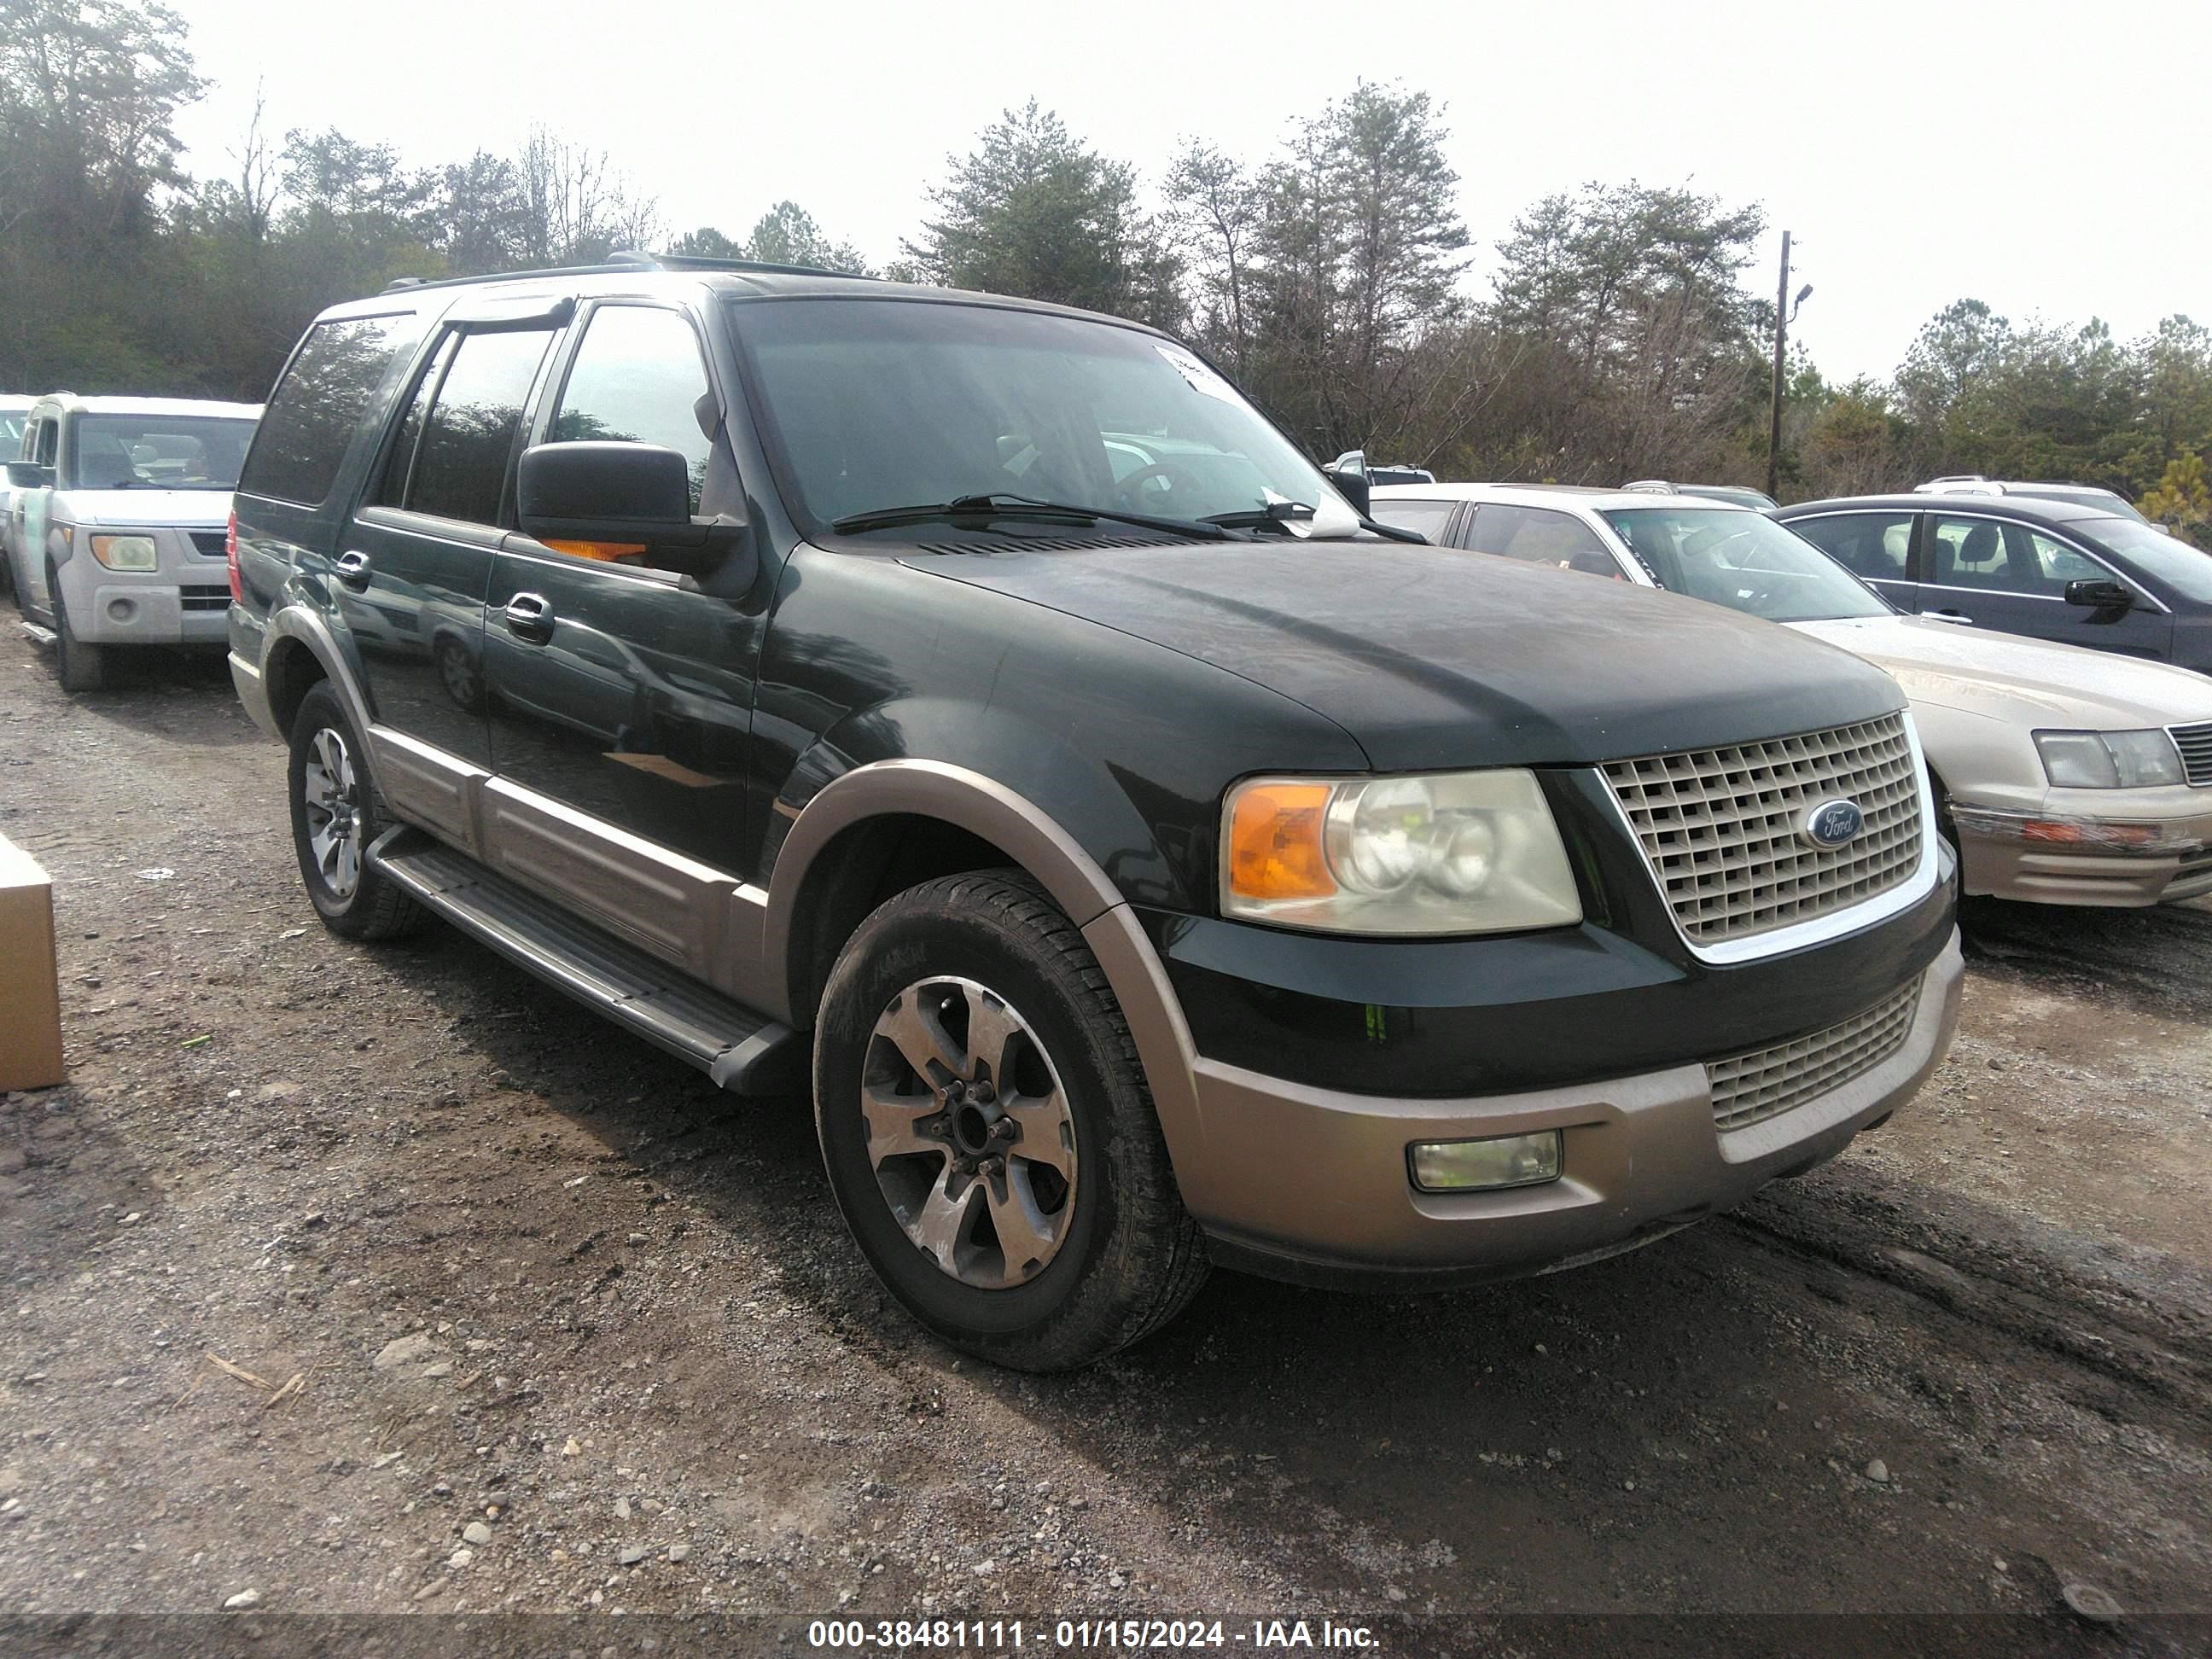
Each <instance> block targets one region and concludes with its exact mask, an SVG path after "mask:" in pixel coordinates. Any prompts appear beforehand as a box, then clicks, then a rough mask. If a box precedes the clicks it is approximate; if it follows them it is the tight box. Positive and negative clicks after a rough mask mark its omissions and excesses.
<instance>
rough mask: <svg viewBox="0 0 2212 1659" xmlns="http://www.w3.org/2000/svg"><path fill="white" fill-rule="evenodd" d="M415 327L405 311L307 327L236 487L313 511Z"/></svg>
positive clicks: (272, 397) (413, 335)
mask: <svg viewBox="0 0 2212 1659" xmlns="http://www.w3.org/2000/svg"><path fill="white" fill-rule="evenodd" d="M421 333H422V324H421V322H420V321H419V320H418V319H416V317H415V316H414V314H413V313H400V314H398V315H394V316H388V317H349V318H345V319H342V320H340V321H337V322H330V323H318V324H316V325H315V326H314V327H313V328H311V329H309V330H308V331H307V339H306V340H305V341H303V342H302V343H301V346H300V350H299V355H298V356H295V358H294V359H293V360H292V367H291V368H290V369H289V370H288V371H287V372H286V374H285V375H284V378H283V380H281V381H279V382H278V383H277V386H276V391H275V392H271V393H270V398H269V407H268V408H267V409H266V410H264V412H263V414H262V416H261V433H260V435H259V437H258V438H257V439H256V440H255V441H254V445H253V451H252V453H251V454H250V455H248V456H247V457H246V471H245V473H244V475H243V476H242V477H240V480H239V488H240V489H243V490H245V491H246V493H248V494H249V495H273V496H275V497H276V499H277V500H279V501H297V502H299V503H300V504H301V505H302V506H305V507H317V506H320V505H321V504H322V502H323V501H324V500H325V498H327V497H328V496H329V495H330V493H331V485H332V484H333V483H336V482H337V476H338V464H339V463H340V462H341V461H343V459H345V453H346V446H347V445H348V444H349V443H350V442H351V441H353V435H354V431H355V428H357V427H358V426H360V424H361V419H362V415H364V414H365V413H366V412H367V411H368V404H369V399H370V398H373V397H374V396H375V395H376V388H377V386H379V385H380V383H381V382H382V381H383V379H384V372H385V370H386V368H390V367H391V364H392V358H393V357H394V356H396V355H397V354H398V353H399V352H400V351H402V350H404V349H405V348H407V347H409V346H410V345H412V344H414V343H415V341H416V337H418V336H419V335H420V334H421Z"/></svg>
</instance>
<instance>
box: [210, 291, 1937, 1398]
mask: <svg viewBox="0 0 2212 1659" xmlns="http://www.w3.org/2000/svg"><path fill="white" fill-rule="evenodd" d="M1358 494H1359V489H1358V481H1357V480H1356V479H1353V480H1350V481H1347V483H1346V489H1345V490H1344V491H1343V492H1340V491H1339V490H1338V489H1335V488H1334V487H1333V486H1332V484H1331V483H1330V482H1329V480H1328V478H1327V477H1324V476H1323V474H1322V472H1320V471H1318V470H1317V469H1316V467H1315V466H1314V465H1312V464H1311V463H1310V462H1309V461H1308V460H1306V459H1304V457H1303V456H1302V455H1301V454H1300V453H1298V451H1297V449H1296V448H1295V447H1293V446H1292V445H1291V443H1290V442H1289V441H1287V440H1286V439H1285V437H1284V436H1283V435H1282V434H1281V433H1280V432H1279V431H1278V430H1277V429H1276V428H1273V426H1271V425H1270V424H1269V423H1268V422H1267V421H1266V420H1265V419H1264V418H1262V417H1261V416H1260V415H1259V414H1257V413H1256V412H1255V410H1253V409H1252V407H1251V406H1250V405H1249V404H1247V403H1246V402H1245V401H1244V400H1243V398H1241V397H1240V396H1239V395H1238V393H1237V392H1236V391H1235V389H1234V388H1233V387H1231V386H1230V385H1229V384H1228V383H1227V382H1226V381H1225V380H1223V379H1222V378H1221V377H1220V376H1219V375H1218V374H1216V373H1215V372H1214V371H1213V370H1212V368H1210V367H1209V366H1208V365H1207V364H1206V362H1204V361H1203V360H1202V359H1200V357H1198V356H1194V354H1193V353H1191V352H1190V351H1188V350H1186V349H1184V348H1182V346H1180V345H1178V344H1176V343H1175V342H1173V341H1172V340H1170V339H1168V338H1165V337H1163V336H1161V335H1159V334H1157V333H1154V332H1152V331H1148V330H1146V329H1143V328H1139V327H1135V326H1133V325H1127V324H1125V323H1119V322H1115V321H1113V320H1111V319H1106V318H1101V317H1094V316H1088V315H1085V314H1081V313H1073V312H1069V311H1065V310H1060V309H1056V308H1054V307H1046V306H1042V305H1035V304H1029V303H1024V302H1021V301H1009V300H1000V299H994V298H990V297H987V296H984V295H972V294H953V293H943V292H936V291H931V290H925V289H908V288H902V287H898V286H896V285H892V284H889V283H872V282H867V281H864V280H860V279H855V278H846V277H840V276H829V275H824V274H820V273H811V272H803V271H792V270H776V269H772V268H762V267H726V268H717V269H713V270H708V269H701V268H697V267H696V266H690V265H684V264H680V263H679V262H677V261H673V260H670V261H665V262H657V263H656V262H647V261H642V260H640V261H638V262H636V263H635V264H622V265H618V266H614V267H609V268H602V269H597V270H575V271H549V272H544V273H541V274H537V275H531V276H517V277H509V278H504V279H501V280H499V281H496V282H473V283H447V284H432V285H426V286H416V287H410V288H403V289H398V290H397V291H394V292H390V293H387V294H385V295H380V296H379V297H377V298H375V299H372V300H365V301H359V302H356V303H353V304H349V305H343V306H339V307H335V308H333V309H331V311H329V312H326V313H325V314H324V315H323V316H322V317H321V318H319V319H318V320H317V321H316V322H315V324H314V325H313V327H312V328H310V329H309V330H308V331H307V336H306V337H305V338H304V339H302V340H301V343H300V345H299V347H298V348H297V349H296V350H295V354H294V356H293V357H292V359H291V362H290V363H289V365H288V367H287V368H285V370H284V373H283V377H282V378H281V379H280V380H279V381H278V383H277V385H276V391H275V392H274V394H273V396H272V398H271V399H270V404H269V406H268V411H267V414H266V416H265V418H264V420H263V422H262V424H261V428H260V432H259V435H258V437H257V439H256V441H255V443H254V447H253V450H252V454H251V456H250V457H249V458H248V459H247V461H246V468H245V476H244V477H243V479H242V480H241V482H240V487H239V491H238V495H237V519H236V524H235V526H234V537H233V554H232V557H233V568H232V581H233V585H234V592H235V594H236V603H235V605H234V606H233V608H232V611H231V613H230V641H231V651H232V656H231V662H232V665H233V669H234V674H235V677H236V680H237V684H238V688H239V692H240V696H241V697H242V698H243V699H244V700H245V702H246V707H247V708H249V709H250V710H251V711H252V714H253V715H254V717H255V718H256V719H257V720H258V721H259V722H260V723H261V724H262V725H263V726H265V727H267V729H268V730H269V731H270V732H271V733H273V734H275V735H276V736H278V737H280V738H283V739H284V740H285V741H287V742H288V743H289V744H290V750H291V763H290V772H289V779H290V793H291V810H292V822H293V829H294V836H295V841H296V842H297V846H298V852H299V858H300V866H301V872H302V874H303V876H304V878H305V879H306V884H307V891H308V894H309V896H311V897H312V899H313V902H314V905H315V908H317V910H318V911H319V912H320V914H321V915H322V916H323V918H324V919H325V921H326V922H327V923H328V924H329V925H330V927H331V928H333V929H334V930H336V931H337V932H338V933H342V934H344V935H346V936H348V937H350V938H357V939H374V938H379V937H383V936H387V935H391V934H393V933H398V931H400V930H401V929H402V928H403V927H406V926H408V925H409V924H410V923H412V922H413V921H416V919H417V918H418V917H419V915H421V913H422V912H423V911H426V910H427V911H430V912H435V914H437V915H441V916H442V917H444V918H445V919H446V920H447V921H450V922H452V923H453V924H454V925H456V926H458V927H460V928H461V929H463V930H464V931H465V932H467V933H471V934H473V935H474V936H475V937H476V938H477V939H481V940H482V941H483V942H484V943H486V944H488V945H491V946H492V947H493V948H494V949H495V950H498V951H501V952H503V953H505V954H507V956H509V957H513V958H514V959H515V960H517V961H518V962H520V963H522V964H523V965H524V966H526V968H529V969H532V970H533V971H534V972H536V973H538V975H542V976H543V977H544V978H545V979H547V980H549V981H551V982H552V983H553V984H555V985H556V986H558V987H561V988H562V989H563V990H565V991H567V992H568V993H569V994H572V995H574V996H575V997H576V998H578V999H579V1000H582V1001H584V1002H586V1003H587V1004H590V1005H592V1006H594V1007H596V1008H597V1009H599V1011H600V1012H603V1013H605V1014H606V1015H608V1016H609V1017H611V1018H613V1019H614V1020H616V1021H617V1022H619V1023H620V1024H623V1025H626V1026H628V1027H629V1028H630V1029H631V1030H634V1031H635V1032H636V1033H638V1034H639V1035H641V1036H644V1037H646V1038H647V1039H648V1040H650V1041H652V1042H656V1043H658V1044H659V1045H660V1046H661V1047H663V1048H666V1049H668V1050H671V1052H673V1053H675V1054H678V1055H681V1056H683V1057H684V1058H685V1059H687V1060H690V1061H692V1062H693V1063H695V1064H696V1065H697V1066H702V1067H703V1068H704V1069H705V1070H706V1071H707V1072H708V1073H709V1074H711V1075H712V1077H713V1078H714V1079H715V1081H716V1082H717V1083H719V1084H720V1085H724V1086H725V1087H726V1088H728V1089H730V1090H732V1091H736V1092H738V1093H741V1094H774V1093H788V1092H792V1091H797V1090H799V1089H801V1088H805V1087H806V1086H807V1085H809V1083H810V1081H811V1089H812V1093H813V1097H814V1101H815V1110H816V1116H817V1125H818V1128H819V1133H820V1138H821V1143H822V1150H823V1158H824V1159H825V1160H826V1162H827V1164H828V1169H829V1180H830V1185H831V1188H832V1190H833V1191H834V1192H835V1194H836V1200H837V1202H838V1204H839V1205H840V1206H841V1207H842V1211H843V1212H844V1216H845V1218H846V1220H847V1222H848V1224H849V1225H850V1227H851V1229H852V1231H853V1234H854V1237H855V1238H856V1239H857V1240H858V1241H859V1243H860V1248H861V1249H862V1250H863V1251H864V1252H865V1253H866V1255H867V1257H868V1260H869V1261H870V1262H871V1263H872V1265H873V1266H874V1267H875V1269H876V1271H877V1272H878V1273H879V1274H880V1275H881V1276H882V1278H883V1279H884V1282H885V1283H886V1285H889V1286H890V1290H891V1291H893V1292H894V1293H895V1294H896V1296H897V1297H898V1298H899V1299H900V1301H901V1302H902V1304H904V1305H905V1306H906V1307H907V1308H908V1310H911V1311H912V1312H913V1314H914V1315H915V1317H917V1318H918V1319H920V1320H921V1321H922V1322H924V1323H925V1324H927V1325H928V1326H929V1327H930V1328H933V1330H935V1331H937V1332H939V1333H940V1334H942V1335H944V1336H945V1338H946V1339H947V1340H951V1341H952V1342H954V1343H956V1344H957V1345H959V1346H963V1347H965V1348H967V1349H969V1350H971V1351H973V1352H976V1353H978V1354H981V1355H984V1356H987V1357H988V1358H992V1359H994V1360H997V1361H1000V1362H1002V1363H1004V1364H1011V1365H1017V1366H1024V1367H1032V1368H1048V1367H1058V1366H1065V1365H1071V1364H1079V1363H1082V1362H1084V1361H1086V1360H1090V1359H1093V1358H1097V1357H1098V1356H1101V1355H1103V1354H1105V1353H1108V1352H1111V1351H1112V1350H1114V1349H1115V1348H1116V1347H1118V1346H1121V1345H1122V1344H1125V1343H1127V1342H1130V1341H1133V1340H1135V1339H1137V1338H1138V1337H1139V1336H1141V1335H1143V1334H1145V1333H1146V1331H1148V1330H1150V1329H1152V1328H1154V1327H1155V1326H1157V1325H1158V1324H1159V1323H1160V1322H1163V1321H1164V1320H1166V1319H1167V1318H1168V1317H1170V1316H1171V1315H1172V1314H1174V1313H1175V1312H1176V1310H1177V1309H1178V1308H1179V1307H1180V1306H1182V1304H1183V1303H1184V1302H1185V1300H1186V1299H1187V1298H1188V1297H1189V1296H1190V1294H1191V1293H1192V1291H1194V1288H1195V1287H1196V1286H1197V1285H1198V1283H1199V1281H1200V1278H1201V1277H1202V1276H1203V1274H1204V1273H1205V1271H1206V1265H1207V1264H1208V1263H1209V1262H1219V1263H1222V1264H1225V1265H1229V1266H1233V1267H1241V1268H1246V1269H1250V1270H1254V1271H1257V1272H1261V1273H1273V1274H1278V1275H1281V1276H1286V1277H1289V1278H1291V1279H1299V1280H1304V1281H1308V1282H1314V1283H1320V1284H1340V1283H1341V1284H1360V1283H1365V1284H1380V1285H1388V1286H1391V1287H1410V1286H1413V1285H1428V1284H1433V1285H1445V1284H1452V1283H1458V1282H1464V1281H1467V1280H1469V1279H1479V1278H1484V1277H1495V1276H1499V1275H1504V1274H1510V1273H1521V1272H1528V1271H1532V1270H1534V1269H1538V1268H1541V1267H1550V1266H1554V1265H1557V1264H1559V1263H1561V1262H1565V1261H1572V1260H1577V1259H1585V1258H1589V1257H1592V1256H1596V1255H1605V1254H1607V1253H1609V1252H1613V1251H1616V1250H1620V1249H1625V1248H1627V1247H1628V1246H1631V1245H1632V1244H1635V1243H1640V1242H1643V1241H1644V1240H1648V1239H1650V1238H1654V1237H1658V1236H1660V1235H1661V1234H1662V1233H1665V1232H1667V1231H1670V1230H1672V1229H1674V1228H1676V1227H1679V1226H1681V1225H1685V1224H1686V1223H1688V1222H1690V1221H1692V1220H1695V1219H1696V1218H1699V1217H1701V1216H1705V1215H1707V1214H1710V1213H1711V1212H1714V1211H1715V1210H1717V1209H1719V1208H1721V1207H1723V1206H1726V1205H1728V1204H1730V1203H1732V1202H1734V1201H1735V1200H1739V1199H1741V1198H1742V1197H1743V1196H1744V1195H1745V1194H1747V1193H1749V1192H1751V1191H1752V1190H1753V1188H1757V1187H1758V1186H1759V1185H1760V1184H1761V1183H1762V1182H1766V1181H1768V1180H1771V1179H1772V1178H1774V1177H1776V1176H1787V1175H1793V1174H1796V1173H1797V1172H1799V1171H1801V1170H1805V1169H1808V1168H1809V1167H1811V1166H1812V1165H1814V1164H1818V1163H1820V1161H1821V1160H1822V1159H1824V1158H1828V1157H1830V1156H1832V1154H1834V1153H1835V1152H1837V1151H1838V1150H1839V1149H1840V1148H1841V1147H1842V1146H1844V1145H1845V1143H1847V1142H1848V1141H1849V1140H1850V1139H1851V1137H1852V1136H1853V1135H1854V1134H1856V1133H1857V1132H1858V1131H1860V1130H1862V1129H1864V1128H1866V1127H1869V1125H1871V1124H1874V1123H1876V1122H1878V1121H1881V1119H1883V1118H1885V1117H1887V1115H1889V1114H1890V1113H1891V1112H1892V1111H1893V1110H1894V1109H1896V1107H1897V1106H1898V1105H1899V1103H1901V1102H1903V1101H1904V1100H1905V1099H1906V1098H1907V1097H1909V1096H1911V1093H1912V1092H1913V1091H1914V1090H1915V1089H1916V1088H1917V1086H1918V1085H1919V1084H1920V1082H1921V1081H1922V1079H1924V1078H1925V1077H1926V1076H1927V1075H1928V1073H1929V1070H1930V1069H1931V1068H1932V1067H1933V1066H1935V1065H1936V1061H1937V1060H1938V1058H1939V1057H1940V1056H1941V1054H1942V1051H1943V1049H1944V1048H1945V1046H1946V1044H1947V1042H1948V1037H1949V1034H1950V1030H1951V1025H1952V1021H1953V1018H1954V1007H1955V1002H1956V996H1957V990H1958V983H1959V977H1960V957H1959V951H1958V947H1957V945H1956V942H1955V930H1954V922H1953V884H1952V882H1951V880H1950V878H1949V871H1948V865H1947V864H1946V861H1945V855H1944V854H1943V852H1942V848H1941V846H1940V842H1939V839H1938V837H1937V836H1936V833H1935V829H1934V824H1933V822H1932V819H1931V817H1930V805H1929V799H1928V796H1927V793H1926V792H1925V791H1924V790H1923V787H1922V779H1923V769H1922V762H1921V758H1920V751H1919V748H1918V744H1917V741H1916V740H1915V738H1914V735H1913V731H1912V726H1911V720H1910V719H1909V718H1908V717H1907V715H1906V714H1905V709H1904V697H1903V696H1902V694H1901V693H1900V692H1899V689H1898V688H1897V686H1896V685H1895V684H1893V683H1892V682H1891V681H1890V680H1889V679H1888V678H1886V677H1885V676H1883V675H1882V674H1881V673H1880V672H1879V671H1875V669H1872V668H1870V667H1868V666H1866V665H1863V664H1862V663H1860V662H1858V661H1857V660H1856V659H1852V658H1850V657H1848V656H1846V655H1844V653H1841V652H1838V651H1835V650H1832V649H1830V648H1829V647H1826V646H1824V645H1820V644H1818V643H1816V642H1814V641H1809V640H1806V639H1803V638H1801V637H1798V636H1797V635H1793V634H1790V633H1788V632H1785V631H1784V630H1783V629H1778V628H1773V627H1770V626H1768V625H1766V624H1765V623H1759V622H1753V621H1750V620H1748V619H1747V618H1744V617H1740V616H1737V615H1735V614H1734V613H1732V612H1730V611H1725V610H1723V609H1722V608H1720V607H1718V606H1714V605H1700V604H1698V603H1697V602H1695V601H1692V600H1687V599H1677V598H1674V597H1672V596H1669V595H1667V594H1663V593H1654V592H1646V591H1644V590H1641V589H1637V588H1632V587H1629V586H1626V585H1617V586H1602V587H1601V586H1599V585H1596V584H1589V585H1588V586H1587V587H1584V588H1578V589H1577V592H1575V594H1574V595H1573V597H1572V599H1571V600H1569V599H1567V598H1566V596H1565V592H1564V590H1563V589H1562V588H1561V586H1560V584H1561V583H1562V582H1582V581H1583V580H1584V579H1583V578H1580V577H1577V576H1574V575H1572V574H1568V573H1564V572H1559V571H1553V570H1549V569H1544V568H1536V567H1532V566H1527V565H1516V564H1514V563H1512V562H1509V561H1505V560H1498V561H1493V562H1486V563H1485V564H1483V566H1482V567H1481V568H1480V570H1477V569H1476V568H1474V566H1472V565H1470V564H1468V562H1466V561H1465V560H1463V559H1456V558H1453V557H1450V556H1439V555H1437V554H1436V553H1434V552H1432V551H1431V550H1429V549H1427V548H1425V547H1420V546H1408V545H1405V544H1402V543H1401V542H1400V541H1396V540H1392V539H1387V538H1385V536H1384V535H1383V534H1379V533H1377V532H1376V530H1375V529H1374V528H1373V527H1371V526H1366V525H1365V524H1364V521H1363V520H1362V519H1361V518H1360V517H1359V515H1358V513H1357V512H1356V511H1355V510H1354V508H1353V507H1352V505H1351V504H1350V501H1351V499H1352V498H1353V497H1356V496H1357V495H1358Z"/></svg>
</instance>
